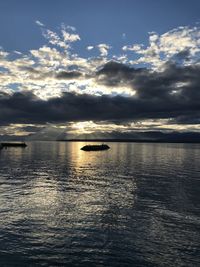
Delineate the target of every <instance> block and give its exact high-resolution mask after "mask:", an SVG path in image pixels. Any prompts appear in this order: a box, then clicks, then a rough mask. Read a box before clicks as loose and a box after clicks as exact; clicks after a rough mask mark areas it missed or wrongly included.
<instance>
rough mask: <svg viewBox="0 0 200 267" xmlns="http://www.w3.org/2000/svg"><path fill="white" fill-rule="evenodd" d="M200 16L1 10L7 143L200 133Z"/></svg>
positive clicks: (72, 6) (183, 7)
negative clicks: (27, 139)
mask: <svg viewBox="0 0 200 267" xmlns="http://www.w3.org/2000/svg"><path fill="white" fill-rule="evenodd" d="M199 10H200V1H198V0H191V1H184V0H174V1H171V0H168V1H167V0H159V1H155V0H154V1H153V0H140V1H136V0H109V1H108V0H101V1H100V0H84V1H83V0H73V1H72V0H70V1H69V0H59V1H55V0H43V1H38V0H34V1H33V0H29V1H27V0H26V1H25V0H18V1H15V0H7V1H1V2H0V37H1V38H0V137H1V138H4V137H13V138H15V137H30V138H33V139H34V138H37V139H45V138H46V139H48V138H49V139H58V138H64V139H65V138H70V139H71V138H84V136H86V135H88V136H90V137H91V138H132V137H135V136H136V134H137V137H138V138H139V136H141V135H142V134H144V133H148V132H149V133H150V132H151V133H152V132H154V133H155V132H159V133H161V134H164V133H172V132H178V133H188V132H195V133H199V130H200V126H199V123H200V104H199V103H200V101H199V100H200V88H199V87H200V86H199V84H200V64H199V59H200V17H199ZM149 136H151V135H149Z"/></svg>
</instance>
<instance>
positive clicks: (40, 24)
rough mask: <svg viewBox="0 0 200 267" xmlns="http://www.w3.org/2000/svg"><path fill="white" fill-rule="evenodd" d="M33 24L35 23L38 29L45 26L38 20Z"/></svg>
mask: <svg viewBox="0 0 200 267" xmlns="http://www.w3.org/2000/svg"><path fill="white" fill-rule="evenodd" d="M35 23H36V24H37V25H38V26H40V27H44V26H45V25H44V24H43V23H42V22H41V21H39V20H36V21H35Z"/></svg>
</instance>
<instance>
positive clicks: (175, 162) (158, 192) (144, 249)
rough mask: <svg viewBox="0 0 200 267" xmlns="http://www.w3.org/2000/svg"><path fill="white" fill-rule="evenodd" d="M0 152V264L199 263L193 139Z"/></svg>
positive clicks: (199, 163)
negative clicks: (104, 148)
mask: <svg viewBox="0 0 200 267" xmlns="http://www.w3.org/2000/svg"><path fill="white" fill-rule="evenodd" d="M27 144H28V146H27V147H26V148H19V147H18V148H17V147H13V148H11V147H10V148H7V149H2V150H0V267H23V266H28V267H29V266H33V267H35V266H52V267H57V266H67V267H68V266H86V267H90V266H95V267H98V266H99V267H100V266H105V267H115V266H119V267H126V266H127V267H129V266H130V267H135V266H136V267H140V266H141V267H143V266H144V267H148V266H149V267H155V266H166V267H173V266H175V267H182V266H185V267H197V266H200V144H170V143H168V144H166V143H165V144H164V143H115V142H112V143H108V145H109V146H110V149H109V150H107V151H90V152H86V151H82V150H80V148H81V147H82V146H83V145H85V144H88V143H86V142H28V143H27Z"/></svg>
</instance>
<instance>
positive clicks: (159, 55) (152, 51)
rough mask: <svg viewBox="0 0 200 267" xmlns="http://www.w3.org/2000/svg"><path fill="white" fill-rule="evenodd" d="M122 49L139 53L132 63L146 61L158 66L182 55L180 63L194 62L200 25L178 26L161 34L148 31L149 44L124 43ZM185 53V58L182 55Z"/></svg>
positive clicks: (198, 49) (197, 51) (198, 43)
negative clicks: (191, 26) (145, 45)
mask: <svg viewBox="0 0 200 267" xmlns="http://www.w3.org/2000/svg"><path fill="white" fill-rule="evenodd" d="M122 50H123V51H132V52H134V53H135V54H137V55H139V59H138V60H135V61H132V63H134V64H138V63H148V64H151V65H152V67H153V68H160V67H161V66H162V65H163V64H164V63H165V62H166V61H168V60H174V58H173V57H174V56H179V57H180V56H181V55H182V64H183V65H188V64H191V63H194V62H195V60H196V59H195V57H196V54H197V53H199V52H200V27H193V28H190V27H187V26H185V27H178V28H175V29H173V30H171V31H169V32H166V33H164V34H162V35H158V34H157V33H155V32H151V33H149V45H148V46H147V47H146V48H145V47H144V46H143V45H141V44H133V45H131V46H130V45H125V46H123V47H122ZM184 54H185V55H186V54H187V58H185V59H184V58H183V55H184Z"/></svg>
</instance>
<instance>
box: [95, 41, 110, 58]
mask: <svg viewBox="0 0 200 267" xmlns="http://www.w3.org/2000/svg"><path fill="white" fill-rule="evenodd" d="M97 47H98V49H99V51H100V54H101V56H102V57H106V56H107V55H108V50H109V49H111V46H109V45H107V44H99V45H97Z"/></svg>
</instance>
